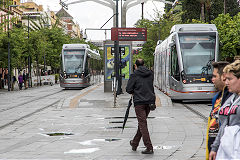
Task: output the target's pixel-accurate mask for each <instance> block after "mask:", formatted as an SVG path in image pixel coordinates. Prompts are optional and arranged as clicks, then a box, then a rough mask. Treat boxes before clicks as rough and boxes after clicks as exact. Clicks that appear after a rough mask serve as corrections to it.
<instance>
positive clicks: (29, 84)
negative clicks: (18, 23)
mask: <svg viewBox="0 0 240 160" xmlns="http://www.w3.org/2000/svg"><path fill="white" fill-rule="evenodd" d="M29 38H30V37H29V14H28V87H32V86H31V57H30V52H29Z"/></svg>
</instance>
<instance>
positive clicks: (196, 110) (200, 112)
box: [165, 102, 209, 160]
mask: <svg viewBox="0 0 240 160" xmlns="http://www.w3.org/2000/svg"><path fill="white" fill-rule="evenodd" d="M177 104H178V105H181V106H182V107H185V108H186V109H187V110H189V111H191V112H192V113H193V114H195V115H196V116H197V117H199V118H201V119H202V120H203V121H202V122H199V123H201V124H202V127H203V128H202V127H200V128H202V129H201V134H202V138H201V144H200V145H199V148H198V149H197V150H195V151H194V152H192V153H191V154H189V155H188V156H189V157H188V159H189V160H191V159H193V160H194V159H198V158H200V157H201V158H202V157H203V156H202V152H203V151H205V145H206V144H205V142H206V139H205V130H204V126H205V124H206V123H207V122H208V117H207V112H208V111H207V110H206V108H208V107H209V105H208V104H202V103H199V104H194V103H193V104H189V103H183V102H181V103H177V102H176V103H173V105H174V106H175V105H177ZM201 107H202V108H201ZM203 107H204V109H203ZM193 123H194V122H193ZM186 140H187V137H186V136H185V137H184V139H183V141H182V145H184V144H185V143H187V141H186ZM179 152H184V150H182V147H181V146H180V147H178V148H177V149H176V150H175V151H174V152H173V153H172V154H171V155H169V156H168V157H166V158H165V160H168V159H172V158H173V157H175V155H176V154H178V153H179Z"/></svg>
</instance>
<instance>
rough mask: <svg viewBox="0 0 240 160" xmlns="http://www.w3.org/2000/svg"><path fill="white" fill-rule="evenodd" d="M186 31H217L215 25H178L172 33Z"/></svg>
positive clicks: (173, 28)
mask: <svg viewBox="0 0 240 160" xmlns="http://www.w3.org/2000/svg"><path fill="white" fill-rule="evenodd" d="M184 31H217V27H216V26H215V24H176V25H174V26H173V27H172V29H171V31H170V33H173V32H184Z"/></svg>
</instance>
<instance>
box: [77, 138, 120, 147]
mask: <svg viewBox="0 0 240 160" xmlns="http://www.w3.org/2000/svg"><path fill="white" fill-rule="evenodd" d="M120 140H121V139H118V138H107V139H92V140H87V141H83V142H79V144H81V145H84V146H91V145H97V144H96V143H97V142H115V141H120Z"/></svg>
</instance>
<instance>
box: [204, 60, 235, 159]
mask: <svg viewBox="0 0 240 160" xmlns="http://www.w3.org/2000/svg"><path fill="white" fill-rule="evenodd" d="M228 64H229V62H226V61H219V62H213V63H212V66H213V75H212V82H213V84H214V86H215V88H216V90H217V91H218V92H217V94H216V95H215V96H214V97H213V99H212V110H211V111H210V114H209V117H208V126H207V134H206V160H208V159H209V157H208V156H209V151H211V145H212V144H213V142H214V140H215V138H216V136H217V134H218V131H219V126H220V124H219V123H218V122H219V121H218V111H219V109H220V107H221V105H222V104H224V102H225V101H226V99H228V98H229V97H230V96H231V95H232V93H230V92H229V91H228V89H227V87H225V75H224V73H223V69H224V67H225V66H226V65H228Z"/></svg>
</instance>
